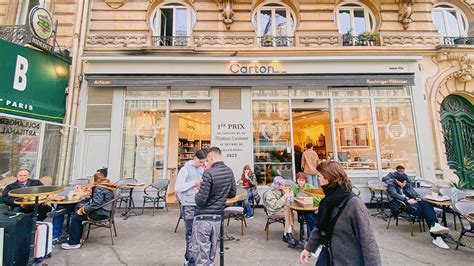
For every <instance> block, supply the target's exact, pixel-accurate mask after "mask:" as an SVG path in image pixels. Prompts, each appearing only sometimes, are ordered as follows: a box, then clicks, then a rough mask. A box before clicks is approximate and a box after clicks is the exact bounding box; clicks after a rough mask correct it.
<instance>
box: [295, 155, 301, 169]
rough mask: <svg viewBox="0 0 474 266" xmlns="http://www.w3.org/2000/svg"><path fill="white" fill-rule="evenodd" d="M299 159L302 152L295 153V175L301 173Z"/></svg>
mask: <svg viewBox="0 0 474 266" xmlns="http://www.w3.org/2000/svg"><path fill="white" fill-rule="evenodd" d="M301 157H303V153H302V152H295V173H298V172H303V170H302V169H301Z"/></svg>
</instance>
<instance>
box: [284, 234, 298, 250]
mask: <svg viewBox="0 0 474 266" xmlns="http://www.w3.org/2000/svg"><path fill="white" fill-rule="evenodd" d="M286 239H287V240H288V246H289V247H292V248H294V247H295V246H296V240H295V239H294V238H293V234H291V233H288V234H286Z"/></svg>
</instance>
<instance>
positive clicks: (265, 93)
mask: <svg viewBox="0 0 474 266" xmlns="http://www.w3.org/2000/svg"><path fill="white" fill-rule="evenodd" d="M288 95H289V92H288V87H269V88H265V87H259V88H258V89H253V90H252V97H253V98H265V97H288Z"/></svg>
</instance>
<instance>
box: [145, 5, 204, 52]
mask: <svg viewBox="0 0 474 266" xmlns="http://www.w3.org/2000/svg"><path fill="white" fill-rule="evenodd" d="M195 23H196V15H195V13H194V10H193V9H192V8H191V7H189V6H187V5H186V4H184V3H175V2H172V3H167V4H164V5H160V6H158V7H157V8H156V9H155V11H154V12H153V13H152V15H151V23H150V24H151V27H152V31H153V42H154V44H155V45H157V46H187V45H188V38H189V36H190V35H191V32H192V28H193V27H194V24H195Z"/></svg>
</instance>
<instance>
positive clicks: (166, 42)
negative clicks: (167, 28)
mask: <svg viewBox="0 0 474 266" xmlns="http://www.w3.org/2000/svg"><path fill="white" fill-rule="evenodd" d="M152 41H153V45H155V46H189V36H153V37H152Z"/></svg>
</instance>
